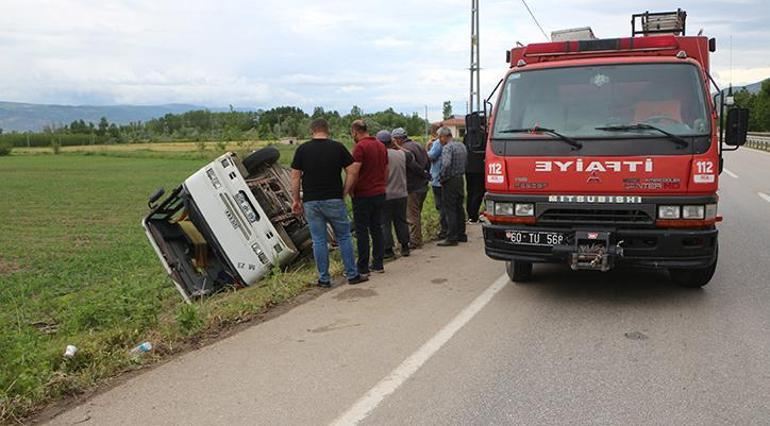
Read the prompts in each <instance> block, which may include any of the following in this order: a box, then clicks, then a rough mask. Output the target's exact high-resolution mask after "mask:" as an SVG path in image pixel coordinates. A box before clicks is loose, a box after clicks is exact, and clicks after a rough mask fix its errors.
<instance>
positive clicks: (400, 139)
mask: <svg viewBox="0 0 770 426" xmlns="http://www.w3.org/2000/svg"><path fill="white" fill-rule="evenodd" d="M390 135H391V136H393V142H395V143H396V145H398V146H401V145H403V144H404V142H406V140H407V139H409V137H408V136H407V134H406V130H404V128H403V127H396V128H395V129H393V131H392V132H390Z"/></svg>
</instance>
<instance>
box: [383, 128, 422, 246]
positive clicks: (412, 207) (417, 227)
mask: <svg viewBox="0 0 770 426" xmlns="http://www.w3.org/2000/svg"><path fill="white" fill-rule="evenodd" d="M391 136H392V138H393V142H394V143H395V144H396V145H397V146H399V147H401V149H403V150H405V151H407V152H410V153H412V156H414V161H413V162H412V163H410V164H408V165H407V169H406V189H407V192H408V193H409V195H408V196H407V202H406V205H407V207H406V209H407V210H406V212H407V213H406V219H407V222H409V246H410V248H412V249H418V248H420V247H422V206H423V204H424V203H425V197H426V196H427V195H428V177H429V176H430V172H429V170H430V159H429V158H428V153H427V151H425V148H423V147H422V145H420V144H418V143H417V142H415V141H413V140H411V139H409V136H408V135H407V134H406V130H404V129H403V128H401V127H398V128H396V129H393V132H391Z"/></svg>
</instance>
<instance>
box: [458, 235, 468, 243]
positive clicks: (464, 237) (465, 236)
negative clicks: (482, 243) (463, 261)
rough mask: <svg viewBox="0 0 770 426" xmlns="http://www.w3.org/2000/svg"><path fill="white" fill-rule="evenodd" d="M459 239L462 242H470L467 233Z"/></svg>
mask: <svg viewBox="0 0 770 426" xmlns="http://www.w3.org/2000/svg"><path fill="white" fill-rule="evenodd" d="M457 241H458V242H460V243H467V242H468V236H467V235H463V236H462V237H460V238H459V239H458V240H457Z"/></svg>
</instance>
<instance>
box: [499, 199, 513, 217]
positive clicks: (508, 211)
mask: <svg viewBox="0 0 770 426" xmlns="http://www.w3.org/2000/svg"><path fill="white" fill-rule="evenodd" d="M495 216H513V203H500V202H496V203H495Z"/></svg>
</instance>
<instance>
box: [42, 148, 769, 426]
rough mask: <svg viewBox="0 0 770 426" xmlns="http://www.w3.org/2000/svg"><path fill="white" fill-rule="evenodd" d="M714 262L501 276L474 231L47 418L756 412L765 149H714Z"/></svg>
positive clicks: (209, 420) (470, 418) (445, 420)
mask: <svg viewBox="0 0 770 426" xmlns="http://www.w3.org/2000/svg"><path fill="white" fill-rule="evenodd" d="M726 167H727V169H728V172H725V173H724V174H723V175H722V184H721V190H720V196H721V201H720V212H721V214H722V215H724V216H725V221H724V222H723V223H722V224H721V225H720V232H721V234H720V240H721V241H720V256H721V258H720V260H719V267H718V269H717V273H716V276H715V278H714V280H713V281H712V282H711V283H710V284H709V285H708V286H707V287H706V288H704V289H702V290H687V289H681V288H679V287H677V286H675V285H673V284H671V283H669V282H668V278H667V276H666V274H665V273H658V272H644V271H633V270H616V271H612V272H609V273H605V274H602V273H573V272H570V271H569V270H567V269H566V267H560V266H536V268H535V273H536V276H537V279H536V281H535V282H532V283H528V284H516V283H510V282H508V281H507V279H504V278H501V275H502V274H503V272H504V271H503V265H502V264H501V263H497V262H494V261H491V260H489V259H487V258H486V257H485V256H484V255H483V252H482V244H481V240H480V230H479V229H478V227H475V228H471V237H472V239H471V242H470V243H468V244H465V245H462V246H460V247H457V248H439V247H428V248H426V249H424V250H420V251H417V252H415V254H414V255H413V256H411V257H409V258H406V259H401V260H399V261H397V262H395V263H390V264H388V265H387V266H386V271H387V272H386V273H385V274H384V275H376V276H374V277H373V279H372V281H370V282H369V283H367V284H364V285H361V286H356V287H350V286H346V285H345V286H339V287H336V288H334V289H332V290H330V291H328V292H326V293H324V294H323V295H322V296H320V297H319V298H317V299H315V300H313V301H310V302H308V303H305V304H303V305H301V306H298V307H296V308H294V309H293V310H291V311H289V312H288V313H286V314H284V315H282V316H280V317H277V318H275V319H273V320H271V321H268V322H266V323H263V324H259V325H256V326H254V327H251V328H249V329H247V330H245V331H243V332H242V333H239V334H238V335H235V336H233V337H230V338H228V339H225V340H223V341H220V342H218V343H216V344H214V345H211V346H208V347H206V348H203V349H201V350H198V351H195V352H192V353H189V354H187V355H184V356H182V357H180V358H178V359H176V360H174V361H172V362H170V363H167V364H165V365H163V366H160V367H159V368H156V369H153V370H151V371H149V372H147V373H145V374H142V375H140V376H138V377H136V378H133V379H131V380H130V381H128V382H126V383H124V384H123V385H121V386H118V387H116V388H114V389H112V390H110V391H108V392H105V393H103V394H101V395H98V396H96V397H94V398H92V399H91V400H89V401H87V402H85V403H84V404H83V405H81V406H78V407H75V408H73V409H71V410H70V411H67V412H65V413H62V414H60V415H58V416H57V417H55V418H53V419H52V423H53V424H75V423H78V424H110V425H112V424H228V425H229V424H276V425H287V424H328V423H332V422H335V421H336V422H337V423H340V424H344V423H350V422H356V421H360V422H361V424H437V423H440V424H709V425H712V424H768V423H770V255H768V248H770V155H768V154H764V153H760V152H756V151H752V150H748V149H745V150H742V151H738V152H735V153H729V154H727V160H726Z"/></svg>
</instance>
